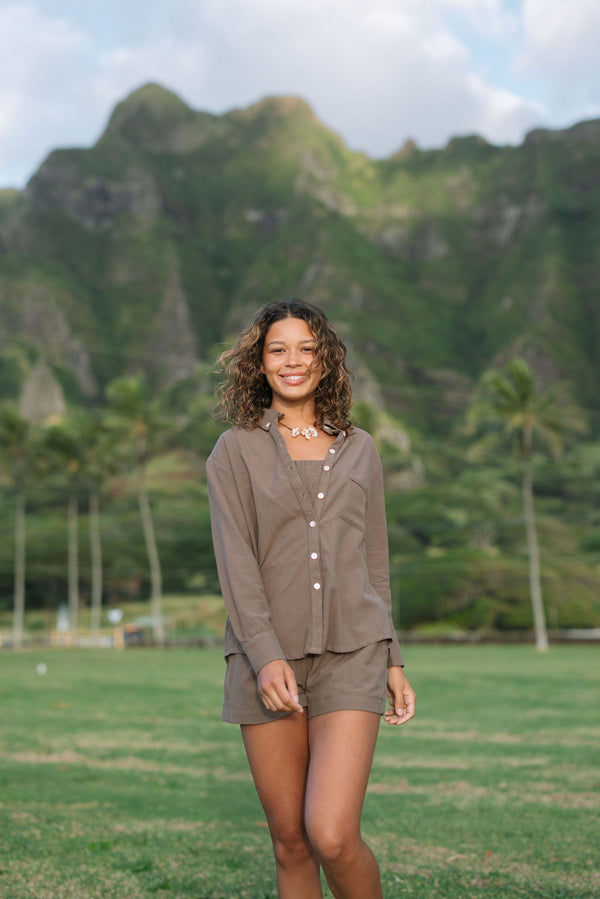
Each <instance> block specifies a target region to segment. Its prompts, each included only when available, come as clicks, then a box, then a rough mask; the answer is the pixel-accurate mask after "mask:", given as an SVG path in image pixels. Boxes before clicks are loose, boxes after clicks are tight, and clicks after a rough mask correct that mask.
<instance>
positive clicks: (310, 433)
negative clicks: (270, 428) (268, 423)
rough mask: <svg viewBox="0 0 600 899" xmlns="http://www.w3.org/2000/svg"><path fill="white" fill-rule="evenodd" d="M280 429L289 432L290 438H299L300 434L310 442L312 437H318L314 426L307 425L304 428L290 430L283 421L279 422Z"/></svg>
mask: <svg viewBox="0 0 600 899" xmlns="http://www.w3.org/2000/svg"><path fill="white" fill-rule="evenodd" d="M278 424H280V425H281V426H282V427H284V428H287V429H288V431H290V432H291V434H292V437H300V435H301V434H302V436H303V437H306V439H307V440H311V439H312V438H313V437H318V436H319V432H318V430H317V429H316V427H315V426H314V425H308V427H306V428H300V427H298V428H290V426H289V425H286V424H285V423H284V422H283V421H279V422H278Z"/></svg>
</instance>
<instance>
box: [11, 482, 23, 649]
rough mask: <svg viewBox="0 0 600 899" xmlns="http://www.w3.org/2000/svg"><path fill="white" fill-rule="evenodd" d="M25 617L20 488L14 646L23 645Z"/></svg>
mask: <svg viewBox="0 0 600 899" xmlns="http://www.w3.org/2000/svg"><path fill="white" fill-rule="evenodd" d="M24 618H25V491H24V490H22V489H21V490H18V492H17V497H16V504H15V604H14V608H13V646H14V647H15V649H20V647H21V646H22V645H23V622H24Z"/></svg>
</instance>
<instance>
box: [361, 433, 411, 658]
mask: <svg viewBox="0 0 600 899" xmlns="http://www.w3.org/2000/svg"><path fill="white" fill-rule="evenodd" d="M373 452H374V454H375V458H374V461H373V465H372V467H371V474H370V477H369V484H368V487H367V520H366V532H365V546H366V554H367V569H368V572H369V581H370V582H371V584H372V585H373V587H374V588H375V590H376V591H377V593H378V594H379V596H380V597H381V599H382V600H383V602H384V603H385V606H386V609H387V612H388V616H389V621H390V627H391V631H392V634H393V638H392V642H391V644H390V649H389V656H388V668H392V667H394V666H396V665H403V664H404V661H403V659H402V650H401V649H400V644H399V642H398V636H397V634H396V630H395V628H394V622H393V620H392V593H391V590H390V563H389V551H388V535H387V523H386V520H385V497H384V491H383V471H382V468H381V460H380V459H379V456H378V455H377V452H376V450H375V449H374V450H373Z"/></svg>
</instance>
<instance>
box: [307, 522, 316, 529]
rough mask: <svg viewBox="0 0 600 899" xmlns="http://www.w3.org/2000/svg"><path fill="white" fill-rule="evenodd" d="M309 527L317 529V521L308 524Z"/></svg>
mask: <svg viewBox="0 0 600 899" xmlns="http://www.w3.org/2000/svg"><path fill="white" fill-rule="evenodd" d="M308 525H309V527H311V528H316V526H317V522H316V521H309V522H308Z"/></svg>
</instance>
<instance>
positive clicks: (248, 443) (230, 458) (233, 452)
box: [206, 427, 267, 470]
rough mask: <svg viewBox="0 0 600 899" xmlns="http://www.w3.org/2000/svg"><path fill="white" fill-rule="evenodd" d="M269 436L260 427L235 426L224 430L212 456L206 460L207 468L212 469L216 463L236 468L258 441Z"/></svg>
mask: <svg viewBox="0 0 600 899" xmlns="http://www.w3.org/2000/svg"><path fill="white" fill-rule="evenodd" d="M265 436H267V435H266V434H265V432H264V431H263V430H262V429H261V428H260V427H258V428H241V427H234V428H230V429H229V430H228V431H224V432H223V433H222V434H221V436H220V437H219V439H218V440H217V442H216V443H215V445H214V447H213V449H212V452H211V454H210V456H209V457H208V459H207V461H206V468H207V470H210V469H211V467H212V466H214V465H220V466H224V467H228V468H232V467H233V468H235V467H236V462H239V461H240V460H241V459H242V458H243V457H244V456H245V455H247V453H248V451H249V450H250V449H251V448H252V447H253V446H255V445H256V444H257V443H261V442H262V441H263V440H264V437H265Z"/></svg>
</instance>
